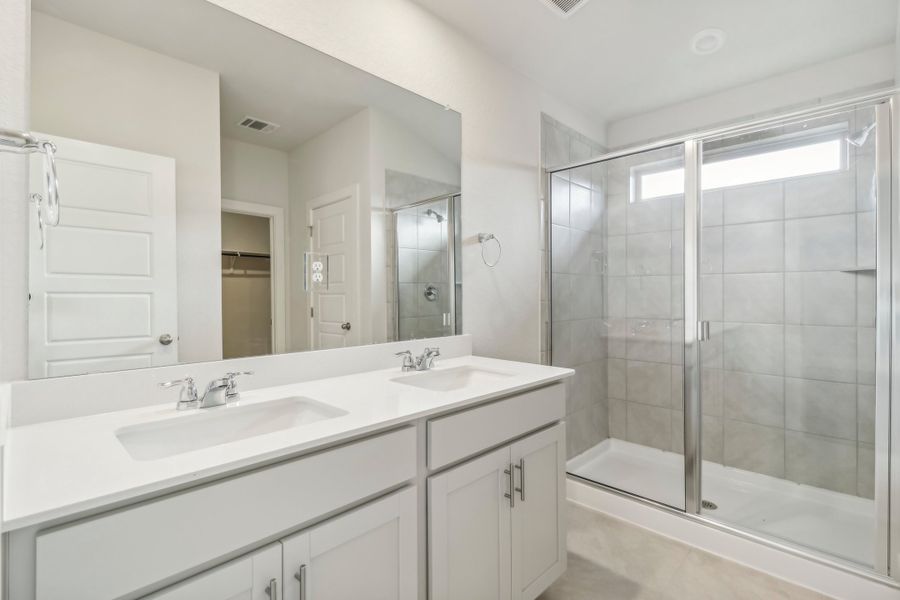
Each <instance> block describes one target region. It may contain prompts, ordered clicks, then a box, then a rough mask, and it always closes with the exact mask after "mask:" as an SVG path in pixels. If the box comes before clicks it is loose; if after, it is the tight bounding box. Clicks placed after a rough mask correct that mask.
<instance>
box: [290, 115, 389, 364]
mask: <svg viewBox="0 0 900 600" xmlns="http://www.w3.org/2000/svg"><path fill="white" fill-rule="evenodd" d="M369 112H370V111H369V110H367V109H366V110H362V111H360V112H358V113H356V114H355V115H353V116H352V117H350V118H348V119H345V120H344V121H342V122H340V123H338V124H337V125H335V126H334V127H332V128H331V129H329V130H328V131H325V132H324V133H321V134H319V135H318V136H316V137H314V138H313V139H311V140H309V141H307V142H306V143H304V144H303V145H301V146H300V147H298V148H296V149H294V150H293V151H292V152H291V153H290V195H291V214H290V226H289V230H290V234H289V237H290V240H291V241H290V255H291V256H294V257H296V258H297V260H295V261H294V267H293V271H294V273H293V275H294V276H293V277H290V278H289V279H290V284H289V285H290V287H289V288H288V289H290V294H289V295H290V298H289V305H288V310H289V311H290V322H291V328H292V331H291V348H290V350H291V351H293V352H296V351H300V350H307V349H309V318H308V317H307V315H308V314H309V303H308V301H307V294H306V292H305V291H304V290H303V264H302V262H301V261H302V257H303V253H304V252H306V251H307V250H308V249H309V234H308V232H307V229H306V227H307V225H308V224H309V223H308V219H309V203H310V202H311V201H312V200H315V199H316V198H319V197H320V196H323V195H325V194H330V193H332V192H336V191H339V190H342V189H344V188H347V187H349V186H352V185H358V186H359V195H360V207H359V208H360V211H359V215H358V219H359V232H360V236H359V251H360V310H363V311H364V310H365V308H364V307H366V306H368V303H369V294H368V290H369V286H370V279H369V270H368V269H367V268H364V267H363V265H368V264H369V263H370V255H369V248H370V231H369V227H367V226H366V225H367V224H368V223H369V213H370V209H369V207H370V203H369V197H370V187H369V162H370V157H369V143H370V136H371V133H370V120H369V116H370V115H369ZM363 314H365V313H363ZM366 321H367V319H362V322H361V323H360V324H359V325H360V328H359V335H360V339H361V340H366V339H368V337H369V335H371V334H370V333H369V323H367V322H366Z"/></svg>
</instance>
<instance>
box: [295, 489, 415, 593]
mask: <svg viewBox="0 0 900 600" xmlns="http://www.w3.org/2000/svg"><path fill="white" fill-rule="evenodd" d="M417 515H418V511H417V507H416V492H415V488H407V489H405V490H403V491H401V492H398V493H396V494H392V495H390V496H388V497H386V498H384V499H382V500H377V501H375V502H371V503H369V504H366V505H364V506H363V507H361V508H358V509H356V510H354V511H351V512H349V513H346V514H344V515H341V516H339V517H337V518H335V519H332V520H331V521H327V522H326V523H324V524H322V525H319V526H317V527H314V528H312V529H310V530H308V531H303V532H300V533H298V534H296V535H294V536H291V537H289V538H286V539H284V540H282V546H283V548H284V574H283V578H282V580H283V581H284V588H283V589H284V598H286V599H290V600H299V599H301V598H302V599H304V600H344V599H346V598H366V600H414V599H415V598H416V597H417V595H418V577H417V569H418V560H417V550H418V538H417V533H416V531H417Z"/></svg>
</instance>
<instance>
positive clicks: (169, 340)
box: [159, 333, 175, 346]
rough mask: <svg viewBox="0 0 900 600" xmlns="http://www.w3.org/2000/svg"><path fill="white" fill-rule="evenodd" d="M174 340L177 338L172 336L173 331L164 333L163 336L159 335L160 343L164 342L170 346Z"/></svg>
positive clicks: (163, 343) (164, 344)
mask: <svg viewBox="0 0 900 600" xmlns="http://www.w3.org/2000/svg"><path fill="white" fill-rule="evenodd" d="M174 341H175V338H173V337H172V334H171V333H164V334H162V335H161V336H159V343H160V344H162V345H163V346H168V345H169V344H171V343H172V342H174Z"/></svg>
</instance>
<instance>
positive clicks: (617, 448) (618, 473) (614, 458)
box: [567, 438, 875, 567]
mask: <svg viewBox="0 0 900 600" xmlns="http://www.w3.org/2000/svg"><path fill="white" fill-rule="evenodd" d="M567 469H568V471H569V473H572V474H573V475H577V476H579V477H582V478H584V479H588V480H591V481H595V482H597V483H602V484H604V485H607V486H609V487H613V488H616V489H619V490H622V491H626V492H629V493H632V494H635V495H637V496H641V497H642V498H647V499H650V500H654V501H656V502H661V503H663V504H667V505H669V506H673V507H676V508H682V509H683V508H684V457H683V456H682V455H681V454H676V453H674V452H666V451H663V450H657V449H655V448H650V447H648V446H642V445H640V444H634V443H632V442H626V441H624V440H619V439H612V438H610V439H606V440H603V441H602V442H601V443H599V444H597V445H596V446H594V447H592V448H589V449H588V450H586V451H585V452H583V453H582V454H579V455H578V456H576V457H574V458H572V459H571V460H569V462H568V464H567ZM702 483H703V491H702V495H703V500H704V503H708V505H714V506H715V509H711V508H710V509H704V510H703V511H702V512H703V514H704V515H706V516H708V517H712V518H715V519H716V520H718V521H721V522H723V523H726V524H728V525H732V526H736V527H739V528H741V529H745V530H748V531H752V532H754V533H757V534H760V535H764V536H766V537H769V538H775V539H778V540H780V541H787V542H790V543H793V544H797V545H800V546H804V547H806V548H810V549H812V550H816V551H818V552H821V553H824V554H827V555H831V556H834V557H837V558H841V559H844V560H848V561H851V562H854V563H857V564H860V565H863V566H866V567H871V566H872V565H873V563H874V557H875V503H874V502H873V501H872V500H869V499H866V498H860V497H858V496H851V495H849V494H842V493H840V492H834V491H830V490H825V489H822V488H817V487H813V486H809V485H803V484H798V483H793V482H791V481H787V480H784V479H779V478H777V477H771V476H768V475H761V474H759V473H752V472H750V471H743V470H741V469H735V468H732V467H724V466H722V465H720V464H718V463H714V462H709V461H703V480H702Z"/></svg>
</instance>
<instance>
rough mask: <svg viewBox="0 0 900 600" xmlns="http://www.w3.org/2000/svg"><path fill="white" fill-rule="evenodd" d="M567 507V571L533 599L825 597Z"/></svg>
mask: <svg viewBox="0 0 900 600" xmlns="http://www.w3.org/2000/svg"><path fill="white" fill-rule="evenodd" d="M568 511H569V513H568V515H569V516H568V520H569V535H568V546H569V568H568V571H566V574H565V575H563V577H562V578H560V579H559V580H558V581H557V582H556V583H555V584H554V585H553V586H552V587H551V588H550V589H549V590H547V591H546V592H545V593H544V594H542V595H541V596H540V597H539V598H538V600H822V599H824V598H827V597H826V596H822V595H821V594H818V593H816V592H813V591H810V590H807V589H805V588H801V587H797V586H795V585H793V584H790V583H787V582H785V581H782V580H780V579H776V578H774V577H770V576H769V575H766V574H764V573H761V572H759V571H754V570H753V569H749V568H747V567H745V566H742V565H739V564H737V563H735V562H732V561H729V560H725V559H723V558H720V557H718V556H715V555H713V554H709V553H708V552H704V551H702V550H698V549H697V548H694V547H692V546H688V545H687V544H682V543H681V542H677V541H675V540H673V539H670V538H667V537H663V536H660V535H657V534H655V533H653V532H651V531H648V530H646V529H642V528H640V527H637V526H635V525H631V524H630V523H626V522H625V521H620V520H618V519H614V518H612V517H609V516H607V515H605V514H602V513H598V512H595V511H592V510H589V509H586V508H584V507H581V506H579V505H576V504H572V503H569V508H568Z"/></svg>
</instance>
